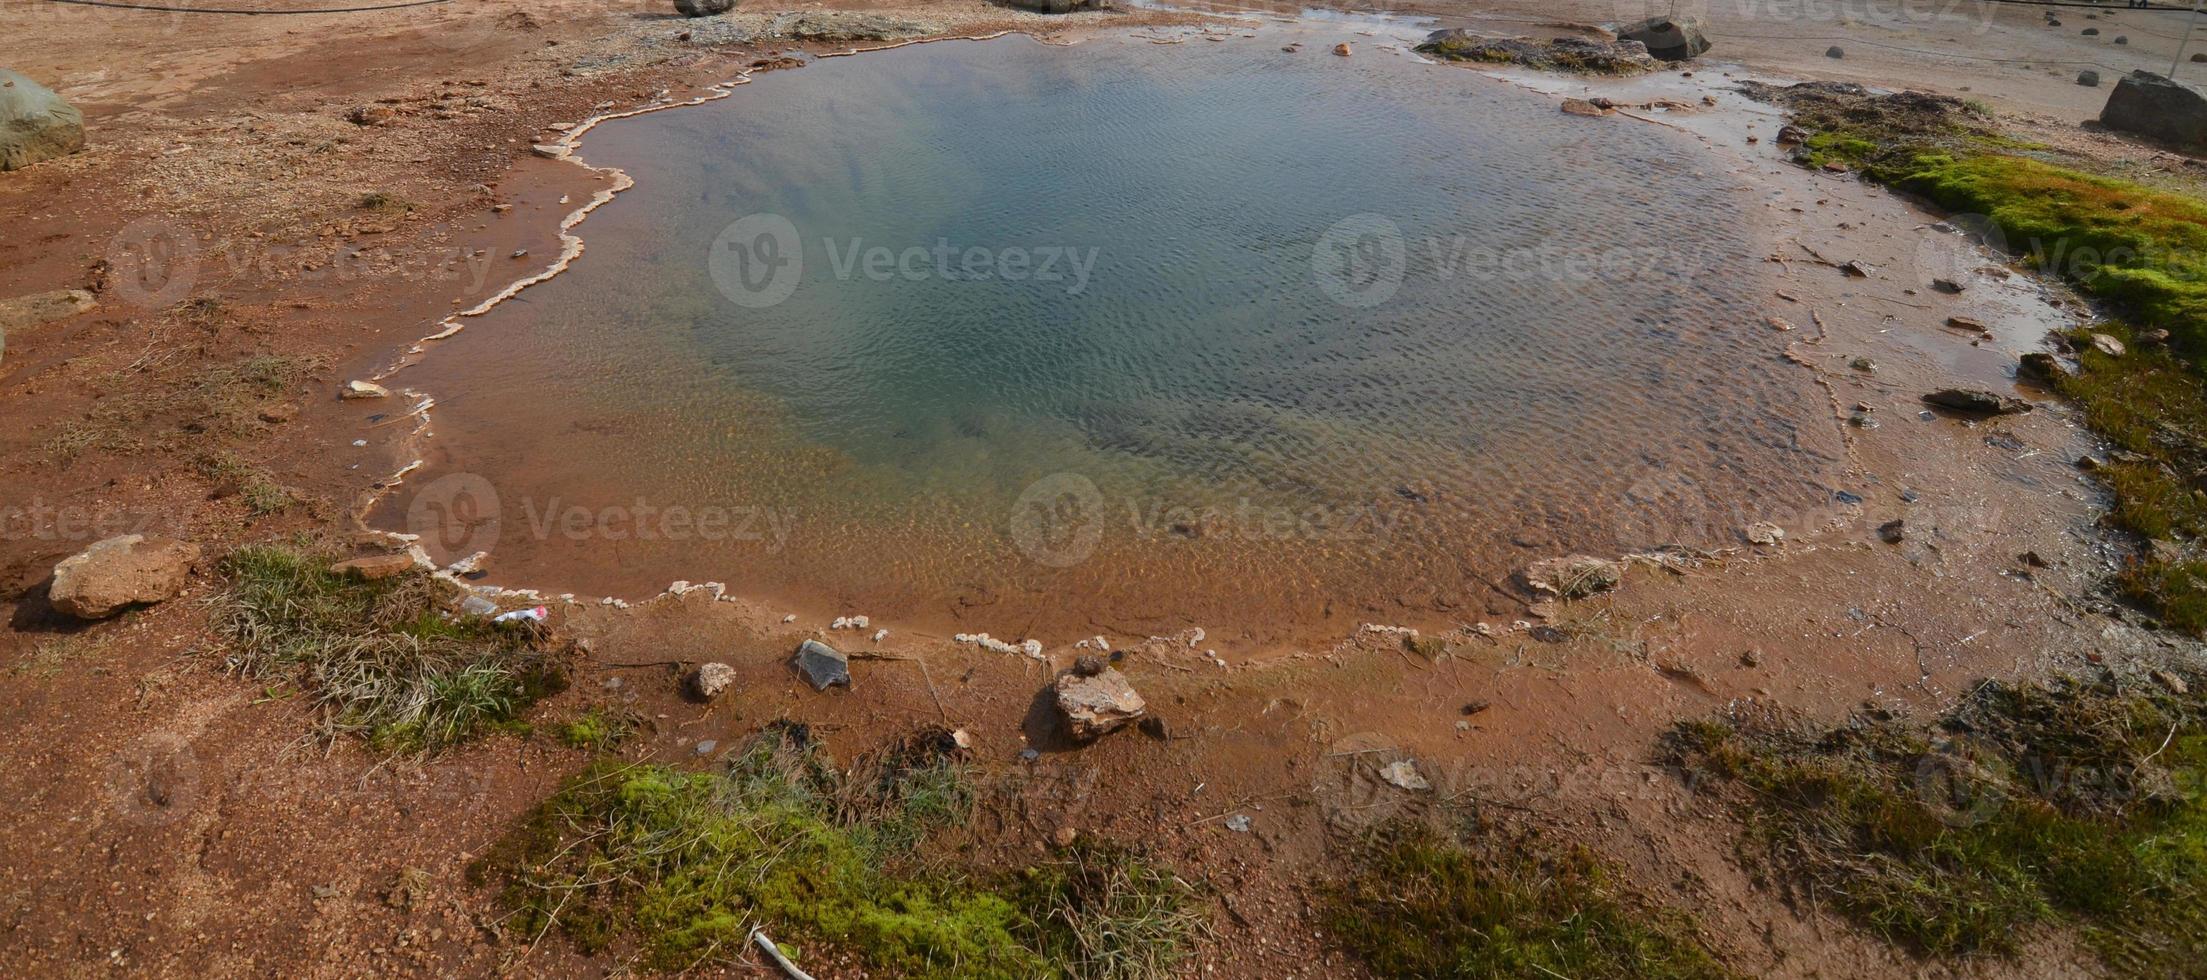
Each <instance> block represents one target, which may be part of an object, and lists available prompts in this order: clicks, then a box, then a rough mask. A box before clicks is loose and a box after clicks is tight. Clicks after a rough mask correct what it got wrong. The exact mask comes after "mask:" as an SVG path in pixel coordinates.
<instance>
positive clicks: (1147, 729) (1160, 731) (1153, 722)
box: [1135, 715, 1170, 742]
mask: <svg viewBox="0 0 2207 980" xmlns="http://www.w3.org/2000/svg"><path fill="white" fill-rule="evenodd" d="M1135 727H1136V728H1138V729H1140V730H1141V732H1142V734H1144V735H1147V736H1149V737H1151V738H1154V739H1156V740H1158V741H1160V742H1162V741H1164V740H1165V739H1166V738H1167V737H1169V735H1170V733H1169V732H1167V731H1166V729H1165V719H1163V718H1159V717H1157V716H1156V715H1150V716H1149V717H1146V718H1143V719H1142V720H1141V721H1140V722H1138V723H1136V725H1135Z"/></svg>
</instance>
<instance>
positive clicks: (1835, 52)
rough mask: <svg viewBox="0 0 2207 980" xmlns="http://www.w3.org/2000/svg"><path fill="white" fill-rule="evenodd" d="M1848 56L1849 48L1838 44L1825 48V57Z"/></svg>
mask: <svg viewBox="0 0 2207 980" xmlns="http://www.w3.org/2000/svg"><path fill="white" fill-rule="evenodd" d="M1846 56H1847V50H1846V49H1845V48H1842V47H1840V46H1839V45H1836V44H1834V45H1832V46H1831V47H1828V48H1825V49H1824V57H1826V58H1844V57H1846Z"/></svg>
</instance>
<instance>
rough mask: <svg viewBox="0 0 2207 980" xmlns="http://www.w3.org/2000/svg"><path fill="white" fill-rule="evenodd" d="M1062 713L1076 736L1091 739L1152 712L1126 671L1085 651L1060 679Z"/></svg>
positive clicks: (1082, 739)
mask: <svg viewBox="0 0 2207 980" xmlns="http://www.w3.org/2000/svg"><path fill="white" fill-rule="evenodd" d="M1056 689H1057V707H1058V713H1059V714H1060V715H1062V716H1064V718H1065V728H1066V731H1068V732H1070V733H1071V734H1072V736H1073V738H1075V739H1076V740H1079V741H1083V742H1086V741H1090V740H1093V739H1098V738H1102V737H1104V736H1105V735H1109V734H1111V733H1112V732H1115V731H1118V730H1119V729H1121V728H1125V727H1126V726H1127V725H1128V724H1130V723H1132V722H1134V721H1137V720H1139V719H1140V718H1141V717H1142V716H1143V715H1146V714H1148V713H1149V705H1148V703H1146V702H1144V701H1143V700H1142V696H1141V695H1140V694H1137V693H1135V691H1134V685H1132V684H1130V683H1128V682H1127V679H1126V675H1124V674H1121V673H1119V672H1118V671H1116V670H1113V669H1112V668H1111V667H1110V666H1108V665H1106V664H1105V663H1104V660H1103V658H1102V657H1099V656H1096V655H1095V654H1092V653H1090V654H1082V655H1081V658H1080V660H1079V662H1077V663H1076V664H1074V666H1073V669H1072V670H1071V671H1068V672H1067V673H1066V674H1065V675H1064V676H1062V677H1059V678H1058V679H1057V684H1056Z"/></svg>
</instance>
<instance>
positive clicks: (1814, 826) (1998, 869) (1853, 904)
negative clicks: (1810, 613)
mask: <svg viewBox="0 0 2207 980" xmlns="http://www.w3.org/2000/svg"><path fill="white" fill-rule="evenodd" d="M2203 707H2207V702H2203V701H2202V700H2201V699H2200V698H2199V697H2197V696H2194V695H2188V694H2187V695H2177V694H2174V693H2172V692H2170V691H2168V690H2165V689H2163V688H2160V687H2158V686H2150V687H2119V686H2117V685H2115V684H2114V683H2113V682H2112V681H2106V680H2103V681H2097V682H2086V681H2078V680H2069V681H2064V682H2062V683H2059V684H2057V685H2054V686H2051V687H2043V688H2042V687H2031V686H2015V685H2003V684H1986V685H1983V686H1981V687H1980V688H1978V689H1977V690H1976V691H1975V692H1973V693H1972V694H1971V695H1970V696H1969V697H1968V698H1967V699H1965V700H1964V702H1963V703H1962V704H1961V705H1959V706H1958V707H1957V708H1956V709H1955V710H1954V711H1952V712H1950V713H1949V714H1948V715H1946V716H1945V717H1944V718H1943V719H1942V720H1941V721H1940V723H1939V724H1938V725H1937V726H1936V727H1933V728H1929V729H1926V728H1922V727H1915V726H1910V725H1907V724H1904V723H1901V722H1896V721H1892V720H1889V719H1880V718H1873V717H1868V716H1858V717H1856V718H1854V719H1852V720H1850V721H1849V722H1848V723H1847V724H1845V725H1843V726H1840V727H1837V728H1833V729H1829V730H1819V729H1814V728H1800V727H1792V728H1788V727H1784V726H1779V725H1775V724H1772V723H1770V722H1767V721H1755V720H1747V719H1735V720H1729V721H1705V722H1697V723H1689V724H1685V725H1681V726H1680V727H1678V728H1677V729H1675V730H1674V731H1673V732H1672V733H1671V734H1670V736H1669V737H1668V739H1667V745H1668V751H1669V755H1670V761H1671V762H1673V763H1674V764H1676V765H1678V766H1680V767H1681V768H1682V769H1683V770H1684V771H1685V772H1687V773H1689V774H1690V775H1693V776H1697V777H1703V778H1707V779H1710V780H1713V782H1711V783H1708V784H1705V786H1704V788H1708V787H1711V786H1713V787H1714V788H1715V789H1716V791H1717V792H1719V793H1720V794H1724V795H1725V798H1726V799H1727V800H1729V801H1730V802H1731V803H1733V804H1734V805H1736V806H1737V807H1739V808H1740V809H1741V810H1742V811H1744V816H1745V819H1746V823H1747V827H1748V840H1749V842H1750V844H1751V847H1752V852H1759V854H1760V855H1761V858H1762V859H1763V860H1764V861H1766V862H1767V867H1768V868H1769V869H1770V870H1771V871H1772V872H1773V877H1774V879H1775V880H1776V881H1777V882H1778V883H1779V884H1780V885H1781V887H1783V888H1784V889H1785V890H1786V891H1787V892H1789V893H1790V894H1791V895H1792V896H1793V897H1795V898H1799V899H1804V900H1808V901H1814V902H1818V903H1822V904H1828V905H1830V906H1831V907H1833V908H1836V909H1838V910H1839V911H1841V912H1842V913H1844V914H1846V915H1847V916H1849V917H1850V918H1852V919H1853V920H1854V921H1855V922H1857V923H1858V924H1860V925H1861V926H1863V927H1864V928H1866V929H1868V930H1870V931H1871V932H1874V933H1876V934H1878V935H1880V936H1882V937H1885V938H1887V939H1888V940H1891V941H1894V942H1897V943H1901V944H1903V945H1906V946H1909V947H1911V948H1913V949H1916V950H1919V951H1921V952H1924V953H1928V954H1933V955H1942V956H1963V955H1970V954H1980V953H1989V954H2002V955H2012V954H2014V953H2016V952H2018V951H2020V949H2021V947H2022V943H2023V941H2024V940H2025V939H2027V938H2028V937H2029V936H2030V935H2031V934H2032V931H2033V930H2034V929H2035V928H2047V927H2075V928H2077V929H2079V930H2081V932H2082V935H2083V936H2084V937H2085V938H2086V940H2087V941H2088V944H2089V945H2090V946H2092V948H2094V949H2095V950H2097V951H2098V952H2099V953H2100V955H2101V956H2102V957H2103V958H2104V959H2105V960H2106V961H2107V963H2108V964H2109V965H2110V966H2112V967H2116V968H2118V971H2119V972H2121V973H2125V974H2133V975H2149V974H2150V975H2170V976H2173V975H2178V974H2181V973H2184V972H2185V971H2186V970H2193V971H2196V970H2197V964H2198V963H2199V962H2201V961H2200V960H2199V955H2200V954H2201V953H2207V944H2203V943H2202V941H2201V939H2200V938H2199V937H2201V936H2202V933H2201V932H2200V928H2199V927H2200V925H2201V924H2202V919H2203V915H2202V912H2201V911H2200V910H2201V908H2202V903H2203V902H2207V805H2203V804H2202V802H2201V801H2200V800H2198V799H2197V798H2196V793H2195V792H2193V791H2194V790H2195V789H2196V787H2192V786H2189V785H2187V781H2188V777H2190V776H2191V775H2193V774H2196V773H2197V772H2199V771H2200V769H2199V767H2200V766H2201V765H2202V764H2207V725H2203V715H2202V711H2201V709H2202V708H2203ZM1727 788H1733V789H1736V790H1737V791H1735V792H1729V793H1727V792H1726V789H1727Z"/></svg>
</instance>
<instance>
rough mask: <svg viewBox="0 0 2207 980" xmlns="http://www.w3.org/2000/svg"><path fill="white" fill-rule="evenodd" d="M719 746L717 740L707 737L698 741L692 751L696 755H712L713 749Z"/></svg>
mask: <svg viewBox="0 0 2207 980" xmlns="http://www.w3.org/2000/svg"><path fill="white" fill-rule="evenodd" d="M719 747H720V743H719V742H715V741H713V740H712V739H709V738H708V739H704V740H702V741H700V742H698V743H697V748H696V749H695V750H693V751H695V752H696V753H697V754H698V755H712V754H713V750H714V749H716V748H719Z"/></svg>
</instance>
